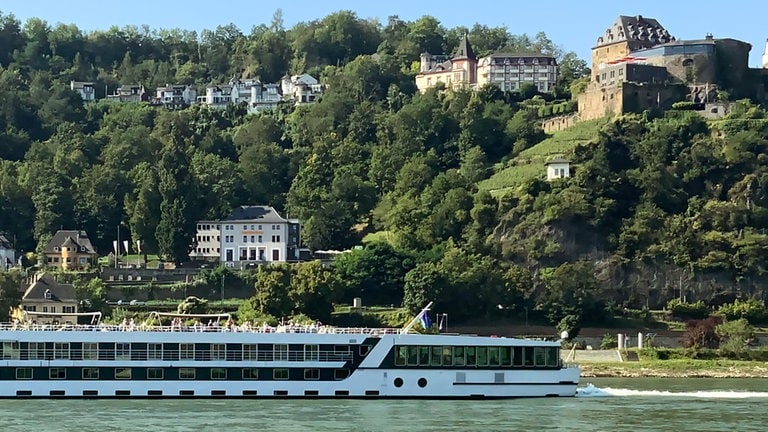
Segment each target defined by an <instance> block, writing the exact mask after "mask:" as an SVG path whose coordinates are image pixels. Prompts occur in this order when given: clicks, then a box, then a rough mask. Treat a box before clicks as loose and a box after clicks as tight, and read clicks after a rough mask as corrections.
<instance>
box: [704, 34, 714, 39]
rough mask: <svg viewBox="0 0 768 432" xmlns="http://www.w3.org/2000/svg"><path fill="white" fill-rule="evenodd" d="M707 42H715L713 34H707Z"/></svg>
mask: <svg viewBox="0 0 768 432" xmlns="http://www.w3.org/2000/svg"><path fill="white" fill-rule="evenodd" d="M705 39H706V40H713V39H714V36H712V33H707V36H706V37H705Z"/></svg>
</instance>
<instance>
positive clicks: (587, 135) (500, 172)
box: [478, 119, 608, 195]
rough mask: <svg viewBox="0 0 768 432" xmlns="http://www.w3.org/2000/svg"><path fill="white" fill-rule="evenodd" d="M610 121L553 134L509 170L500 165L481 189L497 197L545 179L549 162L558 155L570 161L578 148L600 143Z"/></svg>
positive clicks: (591, 122)
mask: <svg viewBox="0 0 768 432" xmlns="http://www.w3.org/2000/svg"><path fill="white" fill-rule="evenodd" d="M607 121H608V120H607V119H598V120H588V121H583V122H579V123H576V124H575V125H574V126H572V127H570V128H568V129H565V130H562V131H558V132H555V133H553V134H552V135H550V136H549V137H547V138H546V139H545V140H544V141H542V142H540V143H538V144H536V145H535V146H533V147H531V148H529V149H525V150H523V151H522V152H521V153H520V154H519V155H517V156H516V157H515V158H514V159H512V160H511V161H509V162H508V163H507V164H506V166H501V165H500V164H497V165H496V167H495V171H496V172H495V173H494V174H493V175H492V176H491V177H490V178H488V179H485V180H483V181H481V182H480V183H478V187H479V188H480V189H481V190H489V191H491V193H492V194H493V195H500V194H503V193H504V192H506V191H508V190H510V189H512V188H514V187H515V186H517V185H519V184H522V183H523V182H525V181H526V180H529V179H532V178H536V177H544V175H545V165H544V164H545V163H546V162H547V160H549V159H550V158H552V157H554V156H556V155H563V156H565V157H570V156H571V153H572V152H573V149H574V148H575V147H576V146H577V145H579V144H584V143H588V142H590V141H591V140H594V139H596V138H597V132H598V131H599V130H600V127H601V126H602V125H604V124H605V123H607Z"/></svg>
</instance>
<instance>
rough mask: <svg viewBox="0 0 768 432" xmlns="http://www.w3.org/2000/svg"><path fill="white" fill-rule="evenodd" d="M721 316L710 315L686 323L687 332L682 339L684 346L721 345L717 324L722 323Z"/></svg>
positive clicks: (705, 346) (712, 346) (698, 347)
mask: <svg viewBox="0 0 768 432" xmlns="http://www.w3.org/2000/svg"><path fill="white" fill-rule="evenodd" d="M722 323H723V320H722V319H721V318H720V317H709V318H705V319H700V320H690V321H688V322H686V323H685V333H683V338H682V340H681V342H682V344H683V347H684V348H693V349H700V348H710V349H716V348H718V347H719V346H720V336H719V335H718V334H717V331H716V329H717V326H718V325H720V324H722Z"/></svg>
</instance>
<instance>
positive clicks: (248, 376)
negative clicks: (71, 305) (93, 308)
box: [15, 367, 349, 381]
mask: <svg viewBox="0 0 768 432" xmlns="http://www.w3.org/2000/svg"><path fill="white" fill-rule="evenodd" d="M35 369H38V370H43V371H42V373H43V374H44V373H45V371H44V369H48V371H47V372H48V379H51V380H66V379H70V380H72V379H83V380H98V379H116V380H131V379H139V380H141V379H147V380H163V379H170V380H174V379H179V380H204V379H211V380H226V379H231V380H241V379H242V380H270V379H271V380H278V381H279V380H288V379H293V380H297V379H301V376H302V375H303V378H304V380H307V381H316V380H319V379H320V378H321V372H320V371H321V370H320V369H317V368H313V369H288V368H274V369H259V368H241V369H238V368H200V371H198V368H189V367H187V368H185V367H182V368H178V369H169V371H173V373H170V374H166V373H165V371H166V369H165V368H152V367H150V368H130V367H122V368H97V367H86V368H64V367H50V368H31V367H19V368H16V374H15V376H16V379H17V380H31V379H38V380H39V379H45V376H44V375H43V376H41V374H40V373H39V372H38V373H37V374H35ZM78 369H80V370H79V373H78ZM134 369H136V371H137V373H136V374H134V373H133V371H134ZM324 371H328V370H327V369H325V370H324ZM68 372H69V373H68ZM206 372H207V373H206ZM270 372H271V373H270ZM74 374H77V375H74ZM299 374H301V375H299ZM68 375H69V376H68ZM73 375H74V376H73ZM323 375H325V374H323ZM347 377H349V370H348V369H333V379H335V380H343V379H345V378H347Z"/></svg>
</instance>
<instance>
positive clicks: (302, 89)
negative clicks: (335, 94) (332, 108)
mask: <svg viewBox="0 0 768 432" xmlns="http://www.w3.org/2000/svg"><path fill="white" fill-rule="evenodd" d="M280 87H281V90H282V91H283V98H284V99H286V100H293V101H295V102H296V104H297V105H299V104H306V103H313V102H315V100H316V99H317V98H318V97H319V96H320V95H322V94H323V92H324V91H325V86H324V85H323V84H320V82H319V81H318V80H317V79H316V78H315V77H313V76H312V75H310V74H301V75H293V76H289V75H285V76H284V77H283V78H282V79H281V80H280Z"/></svg>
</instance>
